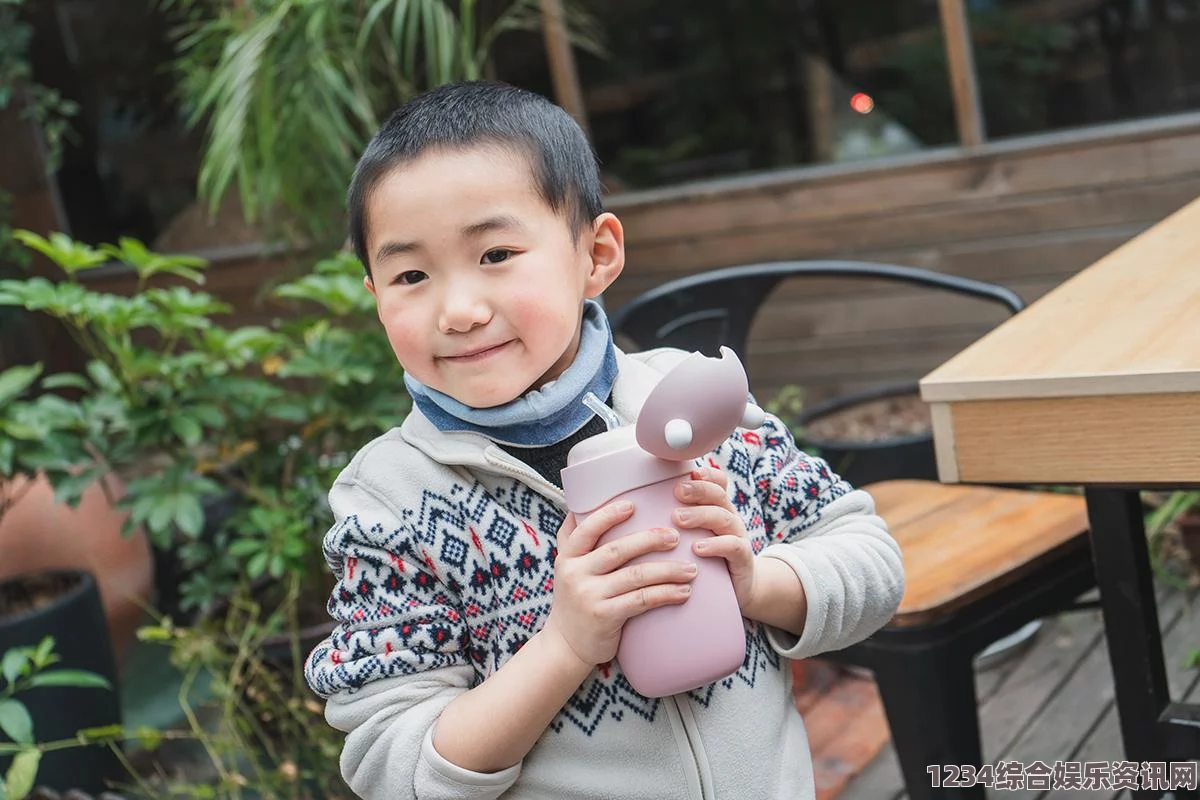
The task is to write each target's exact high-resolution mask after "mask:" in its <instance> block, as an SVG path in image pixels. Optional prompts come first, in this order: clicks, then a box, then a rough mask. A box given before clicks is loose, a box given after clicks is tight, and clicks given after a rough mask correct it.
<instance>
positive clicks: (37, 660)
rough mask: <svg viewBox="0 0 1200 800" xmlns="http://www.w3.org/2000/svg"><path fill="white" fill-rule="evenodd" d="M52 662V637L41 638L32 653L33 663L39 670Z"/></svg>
mask: <svg viewBox="0 0 1200 800" xmlns="http://www.w3.org/2000/svg"><path fill="white" fill-rule="evenodd" d="M54 661H55V656H54V637H53V636H43V637H42V640H41V641H40V642H38V646H37V649H36V650H35V651H34V652H33V663H34V665H35V666H37V667H38V668H41V667H44V666H46V665H48V664H53V663H54Z"/></svg>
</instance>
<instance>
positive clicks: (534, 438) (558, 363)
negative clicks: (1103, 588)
mask: <svg viewBox="0 0 1200 800" xmlns="http://www.w3.org/2000/svg"><path fill="white" fill-rule="evenodd" d="M349 208H350V232H351V237H352V240H353V243H354V247H355V250H356V251H357V253H358V256H359V257H360V258H361V259H362V261H363V263H364V264H365V265H366V267H367V276H366V278H365V281H366V286H367V289H368V290H370V291H371V293H372V294H373V295H374V296H375V299H376V302H377V306H378V311H379V319H380V321H381V322H382V323H383V327H384V329H385V330H386V332H387V336H388V339H389V341H390V342H391V345H392V348H393V349H394V350H395V353H396V357H397V358H398V360H399V362H400V364H401V365H402V366H403V368H404V370H405V379H406V382H407V385H408V389H409V391H410V393H411V395H412V398H413V401H414V406H415V407H414V409H413V411H412V413H411V414H410V415H409V416H408V417H407V419H406V420H405V422H404V423H403V425H401V426H400V427H399V428H398V429H395V430H392V431H390V432H388V433H386V434H384V435H382V436H380V437H379V438H377V439H376V440H375V441H373V442H371V443H369V444H367V445H366V446H365V447H364V448H363V449H362V450H361V451H360V452H359V453H357V454H356V456H355V457H354V460H353V461H352V462H351V464H350V465H349V466H348V467H347V468H346V469H345V471H344V472H343V473H342V475H341V476H340V477H339V478H338V480H337V482H336V483H335V484H334V486H333V488H332V489H331V491H330V502H331V504H332V507H333V511H334V513H335V515H336V519H337V522H336V524H335V525H334V527H333V528H332V529H331V530H330V531H329V533H328V534H327V535H326V538H325V552H326V555H327V557H328V561H329V564H330V566H331V568H332V569H333V571H334V573H335V575H336V577H337V578H338V579H339V584H338V586H337V588H336V589H335V591H334V593H333V596H332V597H331V599H330V603H329V609H330V612H331V614H333V616H334V617H335V618H336V620H337V622H338V623H339V625H338V627H337V629H336V630H335V632H334V634H333V635H332V636H331V638H330V639H329V640H328V641H327V642H325V643H323V644H322V645H320V646H319V647H317V648H316V649H315V650H314V651H313V652H312V654H311V655H310V657H309V659H308V662H307V665H306V675H307V679H308V681H309V683H310V685H311V686H312V688H313V690H314V691H315V692H317V693H318V694H319V695H320V696H322V697H324V698H326V699H327V701H328V702H327V705H326V717H327V719H328V720H329V722H330V724H332V725H333V726H334V727H336V728H338V729H339V730H342V731H345V732H346V733H347V737H346V744H345V749H344V751H343V754H342V761H341V765H342V771H343V773H344V775H345V777H346V780H347V782H348V783H349V784H350V786H351V787H352V788H353V789H354V790H355V791H356V792H358V793H359V794H360V795H361V796H362V797H364V798H368V799H369V800H373V799H374V798H380V799H381V800H382V798H387V799H388V800H398V799H399V798H423V799H430V798H456V799H466V800H475V799H476V798H497V797H501V796H503V797H506V798H522V799H523V798H546V799H547V800H550V799H553V800H562V799H563V798H588V799H591V798H594V799H595V800H611V798H627V799H628V800H639V799H641V798H645V800H673V798H679V800H684V799H685V798H722V800H724V799H725V798H811V797H813V796H814V787H813V779H812V766H811V758H810V755H809V752H808V745H807V739H806V735H805V731H804V726H803V722H802V721H801V718H800V716H799V714H798V713H797V712H796V709H795V706H794V705H793V703H792V698H791V686H790V679H791V678H790V675H791V673H790V670H789V669H788V662H787V660H788V659H799V658H807V657H809V656H812V655H816V654H818V653H821V652H823V651H828V650H833V649H839V648H842V647H845V646H847V645H850V644H852V643H854V642H856V641H859V640H861V639H863V638H865V637H867V636H868V635H870V634H871V633H872V632H874V631H875V630H877V629H878V628H879V627H880V626H882V625H883V624H884V623H886V622H887V620H888V619H889V618H890V617H891V615H892V614H893V613H894V611H895V609H896V607H897V605H898V604H899V601H900V596H901V594H902V590H903V584H904V578H903V569H902V566H901V559H900V554H899V550H898V548H897V546H896V544H895V542H894V540H893V539H892V538H891V537H890V536H889V535H888V532H887V530H886V528H885V526H884V524H883V522H882V520H880V519H879V517H878V516H876V515H875V513H874V506H873V502H872V499H871V497H870V496H868V495H867V494H866V493H864V492H862V491H856V490H854V489H852V488H851V487H850V486H848V485H847V484H846V483H845V482H844V481H842V480H841V479H839V478H838V477H837V476H835V475H833V474H831V473H830V471H829V469H828V467H827V466H826V465H825V464H824V463H823V462H821V461H819V460H816V459H812V458H809V457H807V456H806V455H804V454H803V453H801V452H799V451H798V450H797V449H796V447H795V445H794V444H793V441H792V438H791V436H790V435H789V433H788V431H787V429H786V428H785V427H784V425H783V424H782V423H781V422H780V421H779V420H778V419H776V418H774V417H772V416H770V415H768V416H767V421H766V422H764V423H763V425H762V426H761V427H759V428H758V429H756V430H747V429H744V428H739V429H738V430H737V431H736V432H735V433H734V434H733V435H732V436H731V437H730V438H729V439H728V440H727V441H726V442H725V443H724V444H722V445H721V446H720V447H719V448H717V449H716V450H715V451H713V452H712V453H711V454H709V457H708V464H709V466H708V467H706V468H705V469H703V470H701V471H698V472H696V473H693V475H692V476H691V479H689V480H682V481H681V482H680V485H679V487H678V492H677V496H678V498H679V509H678V510H677V512H676V519H675V522H676V526H675V527H674V528H672V529H670V530H647V531H642V532H639V533H635V534H632V535H630V536H628V537H624V538H622V539H620V540H618V541H617V543H616V544H612V545H608V546H603V547H595V545H596V542H597V540H598V539H599V537H600V536H601V535H602V534H603V533H604V532H605V531H606V530H607V529H608V528H609V527H611V526H613V525H615V524H616V523H618V522H620V521H621V520H623V519H625V518H627V517H628V515H629V514H630V511H631V510H630V509H629V508H627V507H625V508H623V507H621V506H620V505H619V504H616V503H614V504H610V505H609V506H607V507H605V508H604V509H603V510H602V511H601V512H598V513H595V514H593V515H591V516H589V517H588V519H587V521H586V522H584V523H582V524H578V525H577V524H576V523H575V520H574V518H573V517H572V516H570V515H565V503H564V498H563V493H562V489H561V485H560V482H559V471H560V470H561V469H562V467H563V466H564V465H565V463H566V455H567V452H568V451H569V450H570V448H571V446H572V445H574V444H575V443H576V442H578V441H580V440H582V439H583V438H585V437H587V436H591V435H593V434H595V433H598V432H600V431H601V430H603V427H604V426H603V423H602V422H601V421H600V420H599V419H598V418H597V417H596V416H595V415H594V414H593V412H592V411H590V410H589V409H588V408H587V406H585V405H584V404H583V403H582V398H583V397H584V395H585V394H586V393H587V392H589V391H590V392H594V393H595V394H596V396H597V397H599V398H602V399H605V400H606V402H607V403H608V404H609V405H610V406H611V407H612V408H613V409H614V411H615V412H616V414H617V416H618V417H620V418H621V420H622V422H625V423H628V422H630V421H632V419H633V418H634V416H635V415H636V413H637V411H638V408H639V407H640V405H641V403H642V401H643V400H644V399H645V397H646V396H647V394H648V393H649V391H650V389H651V388H652V387H653V386H654V384H655V383H656V381H657V380H658V379H659V378H661V376H662V375H663V374H664V373H665V372H666V371H668V370H669V369H670V368H671V367H672V366H673V365H674V364H676V363H678V362H679V361H680V360H681V359H683V358H685V357H686V356H687V354H686V353H683V352H681V351H678V350H672V349H659V350H655V351H651V352H648V353H642V354H636V355H633V354H626V353H623V352H621V350H619V349H618V348H616V347H615V346H614V344H613V341H612V336H611V332H610V330H609V327H608V324H607V321H606V318H605V315H604V313H603V311H602V310H601V308H600V306H599V305H598V304H597V303H596V302H595V300H594V299H593V298H596V297H597V296H599V295H600V294H601V292H603V291H604V290H605V288H607V287H608V286H609V285H610V284H611V283H612V282H613V280H615V279H616V277H617V276H618V275H619V274H620V273H621V270H622V268H623V266H624V242H623V234H622V230H621V225H620V222H619V221H618V220H617V218H616V217H614V216H613V215H612V214H610V213H605V212H604V211H603V210H602V207H601V191H600V185H599V178H598V174H597V167H596V162H595V158H594V156H593V154H592V151H591V149H590V147H589V145H588V143H587V140H586V138H585V137H584V135H583V133H582V131H581V130H580V129H579V127H578V126H576V125H575V123H574V122H573V121H572V120H571V118H570V117H569V116H568V115H567V114H566V113H565V112H564V111H562V110H561V109H560V108H558V107H557V106H555V105H553V104H551V103H550V102H548V101H547V100H545V99H543V98H541V97H539V96H537V95H534V94H531V93H528V92H525V91H521V90H518V89H515V88H511V87H506V86H502V85H494V84H487V83H467V84H459V85H451V86H443V87H441V88H438V89H435V90H433V91H430V92H427V93H426V94H424V95H422V96H420V97H417V98H416V99H414V100H412V101H411V102H410V103H408V104H407V105H406V106H404V107H403V108H401V109H400V110H399V111H397V112H396V113H395V114H394V115H393V116H392V117H391V119H389V120H388V121H387V123H386V124H385V125H384V127H383V128H382V130H380V132H379V133H378V134H377V135H376V137H375V138H374V139H373V140H372V142H371V143H370V145H369V146H368V147H367V149H366V151H365V152H364V154H363V156H362V158H361V160H360V161H359V164H358V168H357V169H356V171H355V175H354V178H353V181H352V183H351V186H350V190H349ZM708 355H715V354H708ZM688 527H700V528H707V529H710V530H712V531H713V532H714V533H716V534H717V535H716V536H714V537H710V538H708V539H707V546H706V547H704V548H702V549H700V550H699V551H698V554H699V555H700V556H703V557H710V558H723V559H725V560H726V562H727V563H728V566H729V568H730V573H731V575H732V577H733V580H734V585H735V589H736V594H737V598H738V602H739V603H740V606H741V610H742V614H743V616H744V617H745V618H746V625H747V642H748V644H747V650H746V659H745V662H744V663H743V665H742V667H741V668H740V669H739V670H738V671H737V673H736V674H734V675H732V676H730V677H728V678H726V679H724V680H721V681H718V682H717V683H714V684H712V685H710V686H706V687H703V688H701V689H698V690H695V691H692V692H688V693H686V694H684V695H679V696H674V697H669V698H663V699H649V698H646V697H643V696H641V695H639V694H638V693H637V692H636V691H634V690H633V688H632V687H631V686H630V685H629V683H628V682H627V681H626V680H625V678H624V677H623V675H622V673H621V669H620V665H619V663H618V662H616V661H614V660H613V659H614V656H615V654H616V649H617V643H618V640H619V635H620V631H621V627H622V625H623V623H624V622H625V621H626V620H627V619H629V618H630V617H632V616H634V615H637V614H641V613H643V612H645V611H647V610H648V609H652V608H657V607H660V606H664V605H667V604H673V603H682V602H685V601H686V600H687V597H688V584H689V582H690V581H691V579H692V577H693V573H692V572H691V571H689V569H688V567H687V565H685V564H684V563H683V562H675V561H673V560H672V561H668V562H666V563H661V564H657V565H653V566H651V565H647V566H637V565H629V564H628V563H627V562H629V560H630V559H632V558H634V557H636V556H638V555H641V554H645V553H650V552H654V551H659V550H666V549H670V548H671V547H673V544H674V542H675V540H676V538H677V536H678V533H677V531H678V529H681V528H688Z"/></svg>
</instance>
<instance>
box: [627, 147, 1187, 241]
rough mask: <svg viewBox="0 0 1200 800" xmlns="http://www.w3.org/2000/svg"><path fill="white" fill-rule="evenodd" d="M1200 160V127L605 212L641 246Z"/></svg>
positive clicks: (1168, 169) (1091, 181)
mask: <svg viewBox="0 0 1200 800" xmlns="http://www.w3.org/2000/svg"><path fill="white" fill-rule="evenodd" d="M987 147H988V148H991V147H992V146H991V145H989V146H987ZM985 149H986V148H985ZM1198 163H1200V129H1196V130H1185V131H1179V132H1175V133H1171V134H1165V135H1158V136H1154V135H1150V136H1146V137H1142V138H1139V139H1135V140H1132V141H1130V140H1125V139H1121V138H1117V139H1111V140H1101V141H1089V142H1087V143H1084V144H1081V145H1076V146H1061V147H1053V148H1045V149H1036V148H1035V149H1020V150H1016V151H1012V152H1004V153H992V154H988V153H985V152H983V151H979V153H978V154H971V153H967V154H964V153H962V152H961V151H955V154H954V155H953V156H952V157H945V158H941V159H939V160H930V159H928V158H926V159H924V160H917V161H916V163H913V164H910V165H901V166H896V165H889V164H887V163H886V162H871V164H870V165H867V166H863V167H858V168H855V169H854V170H848V169H843V170H841V171H838V170H832V169H828V168H825V169H822V168H809V169H807V170H805V171H803V172H801V173H797V174H794V175H792V176H790V177H789V175H788V173H786V172H783V171H775V172H772V173H767V174H764V175H761V176H758V177H757V178H756V179H751V178H747V179H745V180H743V181H741V182H740V183H738V184H733V185H729V184H724V185H717V186H714V187H712V188H711V189H710V190H708V191H703V190H701V189H696V190H695V191H694V192H689V193H684V192H681V191H680V192H674V193H668V192H660V193H657V194H655V195H651V196H649V197H648V198H647V199H645V200H637V199H635V198H632V197H626V198H621V197H616V196H614V197H612V198H609V199H607V200H606V206H607V207H608V209H609V210H611V211H613V212H614V213H616V214H617V215H618V216H619V217H620V218H621V220H622V223H623V226H624V228H625V233H626V240H627V241H628V242H630V243H632V244H635V245H639V246H641V245H646V244H654V243H658V242H662V241H666V240H671V239H674V238H677V237H680V236H695V235H702V234H704V233H728V232H731V231H738V230H754V229H768V228H773V227H778V226H787V225H800V224H803V223H815V222H831V221H837V220H839V219H842V218H844V217H847V216H850V217H869V216H874V215H878V214H890V213H893V212H895V211H896V210H899V209H907V210H912V211H916V210H921V209H931V208H952V207H954V206H955V205H958V204H960V203H975V202H983V201H989V200H992V201H994V200H997V199H1001V198H1004V197H1010V196H1025V195H1036V194H1054V193H1061V192H1071V191H1077V190H1088V189H1111V188H1114V187H1116V186H1125V185H1132V184H1141V183H1154V182H1158V181H1163V180H1169V179H1172V178H1179V177H1184V176H1186V175H1189V174H1190V175H1195V174H1196V173H1197V164H1198Z"/></svg>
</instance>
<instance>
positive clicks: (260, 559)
mask: <svg viewBox="0 0 1200 800" xmlns="http://www.w3.org/2000/svg"><path fill="white" fill-rule="evenodd" d="M270 557H271V554H270V553H269V552H267V551H266V550H260V551H258V553H256V554H255V555H254V557H253V558H251V559H250V561H249V563H247V564H246V574H247V575H249V576H250V577H251V578H258V577H260V576H261V575H262V574H263V573H264V572H266V570H267V560H268V559H269V558H270Z"/></svg>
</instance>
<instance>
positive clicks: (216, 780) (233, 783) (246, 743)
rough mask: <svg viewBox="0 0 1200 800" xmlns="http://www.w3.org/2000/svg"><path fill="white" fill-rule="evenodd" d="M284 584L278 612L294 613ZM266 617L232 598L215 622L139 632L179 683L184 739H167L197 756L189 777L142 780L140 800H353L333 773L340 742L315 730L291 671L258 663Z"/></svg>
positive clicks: (304, 693) (328, 731) (295, 669)
mask: <svg viewBox="0 0 1200 800" xmlns="http://www.w3.org/2000/svg"><path fill="white" fill-rule="evenodd" d="M288 585H289V592H288V596H287V597H286V598H285V600H284V606H290V607H294V606H295V602H296V600H297V596H298V594H299V592H300V591H301V587H300V585H299V582H298V581H296V580H295V579H294V578H292V579H290V580H289V581H288ZM275 613H278V611H277V610H275V609H270V608H267V607H264V606H263V605H261V604H260V603H258V602H256V601H255V600H254V599H253V598H252V597H251V596H249V595H247V594H244V593H241V594H238V595H237V596H235V598H234V600H233V602H232V604H231V607H230V610H229V612H228V613H227V614H226V615H225V616H224V617H223V618H222V619H221V620H218V621H213V622H211V623H208V624H204V625H199V626H192V627H179V626H175V625H172V624H171V622H170V621H169V620H166V621H164V622H163V623H161V624H159V625H156V626H152V627H147V628H144V629H142V630H141V631H140V633H139V635H140V636H141V637H142V638H143V639H144V640H146V641H149V642H157V643H161V644H162V645H164V646H167V647H169V648H170V652H171V661H172V663H173V664H174V665H175V666H176V668H177V669H178V670H179V671H180V673H181V674H182V676H183V683H182V687H181V690H180V700H181V703H182V704H183V709H184V714H185V717H186V720H187V722H186V730H182V731H173V732H171V733H172V735H174V736H178V737H186V738H191V739H193V740H195V741H197V742H198V743H199V744H200V745H201V747H202V748H203V755H204V758H203V761H202V763H201V764H200V768H199V769H193V770H191V772H190V774H184V775H181V776H179V777H177V778H174V779H171V780H167V781H161V780H158V781H156V780H154V779H153V778H150V779H147V780H144V781H142V782H141V783H142V790H143V792H144V794H145V796H146V797H148V798H155V799H156V800H157V798H163V797H189V798H199V797H203V798H211V799H212V800H240V798H244V797H261V798H270V800H318V798H319V799H320V800H338V799H339V798H345V799H346V800H349V798H352V797H354V795H353V793H352V792H351V791H350V790H349V788H348V787H347V786H346V785H345V783H344V782H343V780H342V778H341V771H340V769H339V767H338V759H339V756H340V754H341V745H342V741H341V734H339V733H338V732H337V731H336V730H334V729H333V728H331V727H330V726H329V725H328V724H327V723H326V722H325V720H324V717H323V708H322V706H321V704H320V703H319V702H317V700H316V699H315V698H314V697H313V696H312V693H311V691H310V690H309V689H308V687H307V685H306V684H305V683H304V678H303V674H302V672H301V666H300V665H301V662H300V661H299V660H295V661H293V662H292V664H291V665H290V667H289V666H284V665H280V664H278V663H273V662H272V661H271V660H270V659H268V658H267V657H266V656H265V655H264V653H265V649H266V646H267V644H268V640H269V638H270V636H271V634H272V631H274V630H275V625H274V624H273V623H272V622H271V619H270V618H271V617H272V616H273V615H274V614H275ZM201 683H206V684H207V687H208V689H207V694H208V695H209V699H208V700H207V701H205V702H203V703H193V702H192V701H191V700H189V698H190V697H191V696H192V694H193V689H194V687H196V686H197V685H199V684H201Z"/></svg>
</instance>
